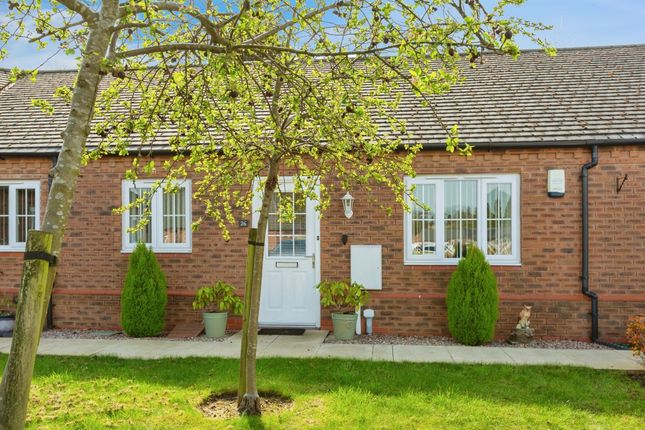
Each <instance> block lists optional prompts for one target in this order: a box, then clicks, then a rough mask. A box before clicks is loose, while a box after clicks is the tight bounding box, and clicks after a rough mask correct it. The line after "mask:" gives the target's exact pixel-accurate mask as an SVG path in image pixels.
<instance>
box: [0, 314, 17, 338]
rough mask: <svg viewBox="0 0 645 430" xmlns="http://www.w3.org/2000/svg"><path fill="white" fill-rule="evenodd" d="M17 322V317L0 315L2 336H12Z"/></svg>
mask: <svg viewBox="0 0 645 430" xmlns="http://www.w3.org/2000/svg"><path fill="white" fill-rule="evenodd" d="M15 324H16V317H15V316H10V317H0V337H11V336H12V335H13V327H14V325H15Z"/></svg>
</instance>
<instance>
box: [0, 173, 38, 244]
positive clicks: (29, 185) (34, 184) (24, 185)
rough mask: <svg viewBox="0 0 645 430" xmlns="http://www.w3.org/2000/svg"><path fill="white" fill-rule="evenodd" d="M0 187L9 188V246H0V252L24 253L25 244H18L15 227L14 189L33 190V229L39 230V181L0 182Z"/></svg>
mask: <svg viewBox="0 0 645 430" xmlns="http://www.w3.org/2000/svg"><path fill="white" fill-rule="evenodd" d="M0 186H2V187H9V244H7V245H0V252H10V251H24V250H25V244H26V242H18V241H17V240H16V237H17V235H18V231H17V230H16V229H17V226H16V215H17V214H16V203H17V202H16V189H31V190H34V198H35V200H36V201H35V203H36V222H35V223H34V229H35V230H38V229H39V228H40V182H39V181H0Z"/></svg>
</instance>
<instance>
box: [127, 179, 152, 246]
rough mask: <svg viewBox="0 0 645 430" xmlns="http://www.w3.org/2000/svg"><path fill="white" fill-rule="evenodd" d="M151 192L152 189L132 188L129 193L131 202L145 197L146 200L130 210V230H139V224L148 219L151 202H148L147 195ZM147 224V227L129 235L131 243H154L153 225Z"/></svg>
mask: <svg viewBox="0 0 645 430" xmlns="http://www.w3.org/2000/svg"><path fill="white" fill-rule="evenodd" d="M149 192H150V188H131V189H130V191H129V202H134V201H136V200H137V199H139V198H141V197H145V198H146V200H144V201H142V202H141V203H140V204H138V205H134V206H132V207H131V208H130V211H129V217H128V218H129V222H128V228H137V227H138V226H139V223H140V222H141V221H142V220H144V219H145V217H146V209H147V208H148V204H149V201H148V200H147V199H148V198H149V196H147V193H149ZM149 221H150V220H148V222H147V223H146V225H145V226H142V227H141V228H139V229H137V230H135V231H133V232H130V233H128V235H129V240H130V243H139V242H141V243H145V244H151V243H152V223H151V222H149Z"/></svg>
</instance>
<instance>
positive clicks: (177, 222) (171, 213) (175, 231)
mask: <svg viewBox="0 0 645 430" xmlns="http://www.w3.org/2000/svg"><path fill="white" fill-rule="evenodd" d="M185 199H186V189H185V188H179V189H178V190H177V192H175V193H167V192H164V193H163V197H162V201H163V208H162V212H163V214H162V216H163V243H186V240H187V235H186V228H187V225H186V224H187V223H186V204H185Z"/></svg>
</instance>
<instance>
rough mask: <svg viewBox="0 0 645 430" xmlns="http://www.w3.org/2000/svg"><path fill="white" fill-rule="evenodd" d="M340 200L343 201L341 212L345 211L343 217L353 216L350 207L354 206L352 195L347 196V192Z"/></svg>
mask: <svg viewBox="0 0 645 430" xmlns="http://www.w3.org/2000/svg"><path fill="white" fill-rule="evenodd" d="M341 200H342V201H343V210H344V211H345V216H346V217H347V218H351V217H352V215H354V212H353V211H352V205H353V204H354V197H352V195H351V194H349V191H348V192H347V194H345V195H344V196H343V198H342V199H341Z"/></svg>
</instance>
